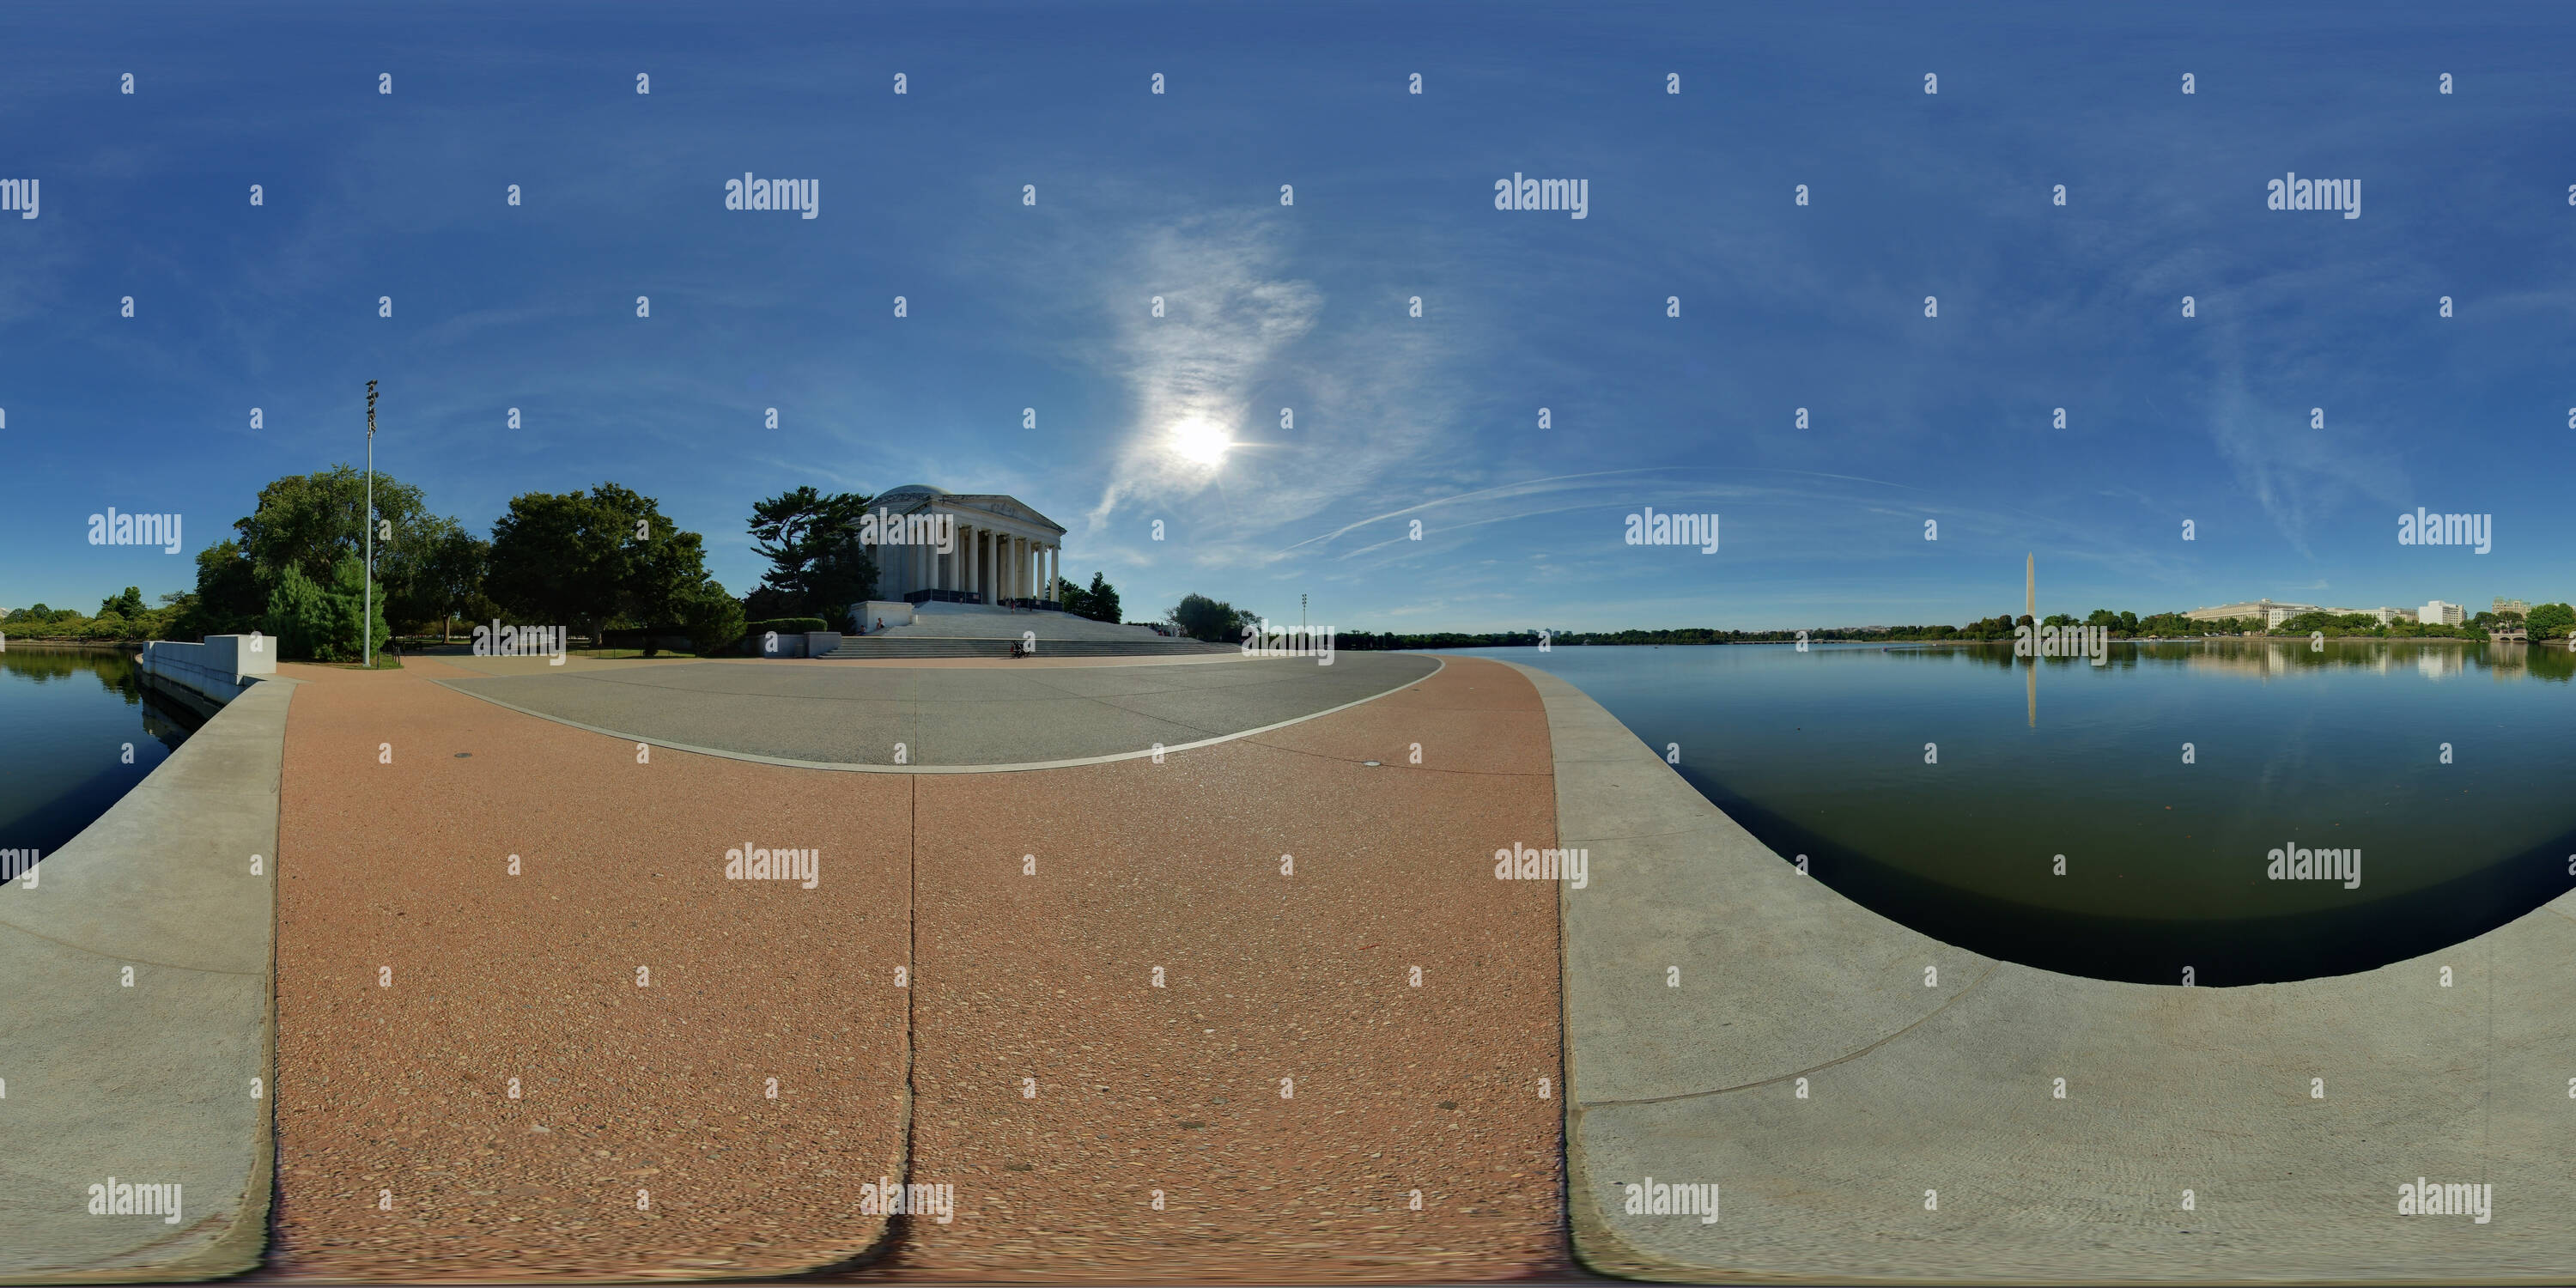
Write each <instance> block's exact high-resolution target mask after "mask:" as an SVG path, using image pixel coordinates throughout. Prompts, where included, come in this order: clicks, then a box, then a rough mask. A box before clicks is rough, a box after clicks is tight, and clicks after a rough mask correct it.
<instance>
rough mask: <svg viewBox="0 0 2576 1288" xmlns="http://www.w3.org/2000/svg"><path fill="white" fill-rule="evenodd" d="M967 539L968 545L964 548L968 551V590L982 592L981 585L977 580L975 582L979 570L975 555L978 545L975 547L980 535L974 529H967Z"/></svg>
mask: <svg viewBox="0 0 2576 1288" xmlns="http://www.w3.org/2000/svg"><path fill="white" fill-rule="evenodd" d="M965 539H966V544H965V546H964V547H963V548H964V550H965V551H966V589H968V590H982V589H983V586H981V585H979V584H978V583H977V582H976V580H975V574H976V572H977V568H976V559H975V553H976V545H975V543H976V540H977V539H978V534H977V533H976V531H975V529H973V528H968V529H966V530H965Z"/></svg>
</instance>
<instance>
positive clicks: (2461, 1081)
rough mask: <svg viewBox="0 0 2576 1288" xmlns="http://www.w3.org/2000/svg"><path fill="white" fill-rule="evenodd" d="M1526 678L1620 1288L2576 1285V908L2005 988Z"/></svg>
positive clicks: (1581, 1147) (1592, 1221) (1577, 1200)
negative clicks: (2424, 1195)
mask: <svg viewBox="0 0 2576 1288" xmlns="http://www.w3.org/2000/svg"><path fill="white" fill-rule="evenodd" d="M1518 669H1520V670H1521V671H1522V673H1523V674H1524V675H1525V676H1526V677H1527V678H1528V679H1529V680H1530V682H1531V683H1532V684H1533V685H1535V686H1536V687H1537V689H1538V691H1539V693H1540V695H1541V697H1542V699H1543V701H1544V703H1545V706H1546V710H1547V714H1548V722H1549V727H1550V729H1551V731H1552V734H1553V739H1554V747H1555V753H1554V754H1555V768H1556V787H1557V793H1558V814H1559V826H1560V830H1561V832H1562V833H1563V836H1564V843H1565V844H1567V845H1569V846H1584V847H1586V848H1588V849H1590V850H1591V852H1592V855H1591V858H1592V884H1591V888H1590V889H1587V890H1583V891H1569V892H1567V893H1566V895H1565V899H1564V924H1565V1006H1566V1015H1567V1040H1568V1049H1569V1054H1568V1075H1569V1077H1570V1079H1571V1083H1572V1091H1573V1099H1572V1103H1571V1104H1570V1105H1569V1107H1568V1108H1569V1112H1570V1121H1569V1126H1568V1149H1567V1152H1568V1170H1569V1190H1570V1204H1571V1209H1572V1210H1571V1214H1570V1215H1571V1220H1572V1224H1573V1228H1574V1235H1575V1243H1576V1248H1577V1251H1578V1253H1579V1255H1580V1256H1581V1257H1582V1258H1583V1260H1584V1261H1585V1262H1586V1263H1587V1264H1588V1265H1590V1266H1592V1267H1593V1268H1595V1269H1597V1270H1601V1271H1605V1272H1609V1273H1614V1274H1623V1275H1633V1276H1638V1277H1644V1278H1660V1279H1675V1280H1691V1281H1760V1282H1801V1283H1804V1282H1837V1283H1856V1282H1890V1281H1897V1280H1905V1281H1912V1282H1926V1281H1949V1282H1969V1281H1974V1282H2016V1281H2031V1282H2043V1281H2044V1282H2059V1283H2065V1282H2128V1283H2138V1282H2178V1281H2202V1282H2207V1281H2229V1282H2245V1281H2254V1280H2261V1281H2267V1282H2289V1281H2301V1280H2306V1281H2318V1280H2328V1281H2340V1282H2402V1281H2415V1282H2424V1281H2437V1282H2444V1283H2463V1282H2517V1281H2523V1282H2529V1281H2537V1282H2565V1280H2566V1277H2567V1275H2568V1273H2569V1271H2570V1269H2571V1267H2576V1227H2571V1226H2569V1225H2568V1224H2567V1223H2566V1221H2565V1220H2564V1219H2563V1216H2564V1214H2565V1213H2566V1212H2567V1211H2569V1210H2570V1208H2571V1205H2576V1177H2571V1173H2570V1170H2569V1168H2568V1166H2567V1163H2566V1160H2567V1157H2568V1155H2569V1146H2570V1144H2571V1143H2576V1081H2571V1079H2576V1007H2571V1006H2569V1005H2568V1002H2567V999H2568V996H2569V994H2568V985H2567V981H2569V980H2570V979H2576V924H2571V918H2576V895H2571V896H2569V897H2567V898H2563V899H2560V900H2558V901H2557V902H2555V903H2552V904H2550V905H2549V906H2547V907H2545V908H2543V909H2541V910H2539V911H2536V912H2534V913H2532V914H2530V915H2529V916H2526V917H2523V918H2522V919H2520V920H2518V921H2515V922H2513V923H2511V924H2509V925H2507V926H2504V927H2502V928H2500V929H2498V930H2496V931H2494V932H2492V933H2490V934H2487V935H2485V936H2482V937H2480V938H2478V939H2475V940H2472V941H2470V942H2467V943H2464V944H2460V945H2457V946H2455V947H2452V948H2449V949H2445V950H2443V951H2442V952H2439V953H2434V954H2431V955H2429V956H2426V957H2421V958H2417V959H2415V960H2411V961H2405V962H2399V963H2396V964H2393V965H2389V966H2386V967H2382V968H2380V969H2378V970H2373V971H2369V972H2365V973H2363V974H2359V975H2350V976H2343V977H2338V978H2333V979H2319V980H2309V981H2304V982H2300V983H2295V984H2280V985H2264V986H2259V987H2251V988H2231V989H2215V988H2189V989H2186V988H2181V987H2152V986H2145V985H2135V984H2117V983H2108V982H2103V981H2098V980H2088V979H2079V978H2075V977H2071V976H2065V975H2058V974H2053V973H2050V972H2045V971H2039V970H2033V969H2030V968H2027V967H2022V966H2016V965H2011V964H2006V963H1998V962H1995V961H1991V960H1988V959H1984V958H1980V957H1977V956H1974V955H1971V954H1969V953H1966V952H1963V951H1961V950H1958V949H1955V948H1951V947H1949V946H1947V945H1944V944H1940V943H1937V942H1935V941H1932V940H1929V939H1926V938H1924V937H1923V936H1921V935H1917V934H1915V933H1913V932H1911V931H1908V930H1906V929H1905V928H1903V927H1901V926H1898V925H1896V924H1895V923H1893V922H1890V921H1887V920H1886V919H1884V918H1881V917H1879V916H1877V915H1876V914H1874V913H1871V912H1869V911H1867V910H1865V909H1863V908H1861V907H1859V906H1857V905H1855V904H1853V903H1851V902H1849V901H1848V900H1845V899H1843V898H1842V897H1841V896H1840V895H1837V894H1835V893H1834V892H1833V891H1831V890H1829V889H1827V888H1825V887H1824V886H1822V885H1820V884H1818V883H1816V882H1815V881H1813V880H1812V879H1810V878H1806V877H1802V876H1800V875H1798V873H1797V871H1796V869H1795V868H1794V867H1793V866H1792V865H1791V864H1790V863H1788V862H1784V861H1783V859H1782V858H1781V856H1779V855H1776V854H1774V853H1772V852H1771V851H1770V850H1769V849H1767V848H1765V847H1764V846H1763V845H1762V844H1761V843H1759V842H1758V841H1755V840H1754V839H1753V838H1752V837H1751V836H1750V835H1748V834H1746V833H1745V832H1744V831H1743V829H1741V828H1740V827H1737V826H1736V825H1735V824H1734V823H1733V821H1732V820H1729V819H1728V818H1727V817H1726V816H1725V815H1724V814H1723V813H1721V812H1719V811H1718V810H1717V809H1716V808H1715V807H1714V806H1712V805H1710V804H1709V803H1708V802H1707V801H1706V800H1705V799H1703V798H1702V797H1701V796H1700V795H1699V794H1698V793H1697V792H1695V791H1693V790H1692V789H1691V788H1690V787H1689V785H1688V784H1686V783H1685V782H1683V780H1682V779H1681V778H1680V777H1679V775H1677V774H1675V773H1674V772H1673V771H1672V770H1671V769H1670V768H1669V767H1667V766H1666V765H1665V764H1664V762H1663V761H1662V759H1661V758H1660V757H1658V756H1657V755H1656V754H1655V753H1654V752H1652V751H1651V750H1649V749H1648V748H1647V747H1645V746H1644V745H1643V744H1642V743H1640V742H1639V741H1638V740H1637V739H1636V737H1635V736H1634V735H1632V734H1630V733H1629V732H1628V731H1627V730H1626V729H1625V728H1624V727H1622V726H1620V725H1619V724H1618V722H1617V721H1615V720H1614V719H1612V718H1611V717H1610V716H1609V714H1608V713H1607V712H1605V711H1603V710H1601V708H1600V707H1599V706H1598V705H1597V704H1595V703H1594V702H1592V700H1591V699H1590V698H1588V697H1585V696H1584V695H1583V694H1582V693H1581V692H1580V691H1578V690H1576V689H1574V688H1573V687H1572V686H1570V685H1568V684H1566V683H1565V682H1564V681H1562V680H1558V679H1556V678H1555V677H1553V676H1550V675H1547V674H1545V673H1543V672H1538V671H1534V670H1529V669H1527V668H1518ZM1676 969H1677V970H1678V974H1673V973H1671V972H1673V971H1675V970H1676ZM2060 1079H2063V1080H2064V1082H2063V1084H2062V1085H2063V1090H2064V1095H2063V1097H2062V1098H2061V1097H2060V1096H2059V1094H2058V1092H2059V1090H2060V1086H2061V1084H2060V1083H2059V1081H2058V1080H2060ZM2319 1080H2321V1081H2319ZM1648 1178H1652V1180H1653V1181H1654V1182H1655V1183H1658V1184H1667V1185H1669V1184H1675V1183H1682V1184H1702V1183H1717V1184H1718V1185H1719V1186H1720V1187H1721V1195H1722V1199H1721V1202H1720V1204H1719V1206H1720V1209H1721V1210H1720V1215H1719V1217H1718V1219H1717V1220H1715V1221H1714V1222H1706V1221H1703V1220H1702V1218H1701V1217H1699V1216H1695V1215H1684V1214H1678V1213H1676V1214H1668V1215H1657V1214H1653V1213H1651V1212H1647V1213H1636V1214H1632V1213H1630V1212H1628V1211H1627V1210H1626V1197H1627V1191H1626V1189H1625V1186H1626V1185H1628V1184H1632V1183H1633V1184H1641V1185H1642V1184H1644V1183H1645V1182H1647V1180H1648ZM2419 1178H2423V1179H2429V1180H2430V1181H2432V1182H2434V1183H2436V1184H2441V1183H2454V1184H2460V1183H2482V1184H2491V1185H2492V1186H2493V1189H2492V1192H2491V1193H2492V1200H2493V1208H2492V1212H2493V1216H2492V1220H2491V1222H2489V1223H2484V1224H2481V1223H2478V1222H2476V1221H2475V1220H2474V1219H2473V1218H2472V1217H2469V1216H2466V1215H2457V1216H2453V1215H2427V1216H2401V1215H2399V1206H2398V1202H2399V1186H2400V1185H2401V1184H2410V1183H2413V1182H2415V1181H2417V1180H2418V1179H2419ZM1927 1192H1928V1193H1927ZM2187 1196H2188V1197H2187Z"/></svg>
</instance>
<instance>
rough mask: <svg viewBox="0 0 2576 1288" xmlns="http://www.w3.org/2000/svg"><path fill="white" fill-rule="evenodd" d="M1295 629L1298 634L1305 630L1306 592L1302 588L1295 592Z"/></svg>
mask: <svg viewBox="0 0 2576 1288" xmlns="http://www.w3.org/2000/svg"><path fill="white" fill-rule="evenodd" d="M1297 631H1298V633H1299V634H1304V633H1305V631H1306V592H1304V591H1302V590H1301V591H1298V592H1297Z"/></svg>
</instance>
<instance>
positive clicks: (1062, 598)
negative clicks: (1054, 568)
mask: <svg viewBox="0 0 2576 1288" xmlns="http://www.w3.org/2000/svg"><path fill="white" fill-rule="evenodd" d="M1089 598H1090V593H1089V592H1088V591H1085V590H1084V589H1083V588H1082V587H1080V586H1077V585H1075V584H1074V583H1072V582H1069V581H1066V580H1065V579H1064V578H1062V577H1058V578H1056V579H1055V602H1056V606H1057V607H1059V608H1061V609H1063V610H1064V611H1066V612H1068V613H1071V614H1073V615H1074V616H1076V617H1089V616H1091V605H1090V604H1089V602H1088V600H1089Z"/></svg>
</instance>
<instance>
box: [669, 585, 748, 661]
mask: <svg viewBox="0 0 2576 1288" xmlns="http://www.w3.org/2000/svg"><path fill="white" fill-rule="evenodd" d="M681 622H682V624H683V625H685V626H686V627H687V628H688V633H689V648H690V649H691V650H692V651H693V652H695V653H696V654H697V655H698V656H700V657H713V656H715V655H716V654H718V653H720V652H723V651H724V650H726V649H729V648H732V647H733V646H734V645H736V644H738V643H741V642H742V636H743V632H744V630H745V629H746V627H745V625H744V623H743V620H742V605H741V604H739V603H737V602H735V600H734V597H733V596H731V595H728V594H725V593H724V590H723V588H722V587H717V588H715V590H714V593H712V594H704V595H700V596H698V597H697V598H696V599H694V600H691V601H690V602H689V604H688V605H687V606H686V608H685V609H684V610H683V611H682V614H681Z"/></svg>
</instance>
